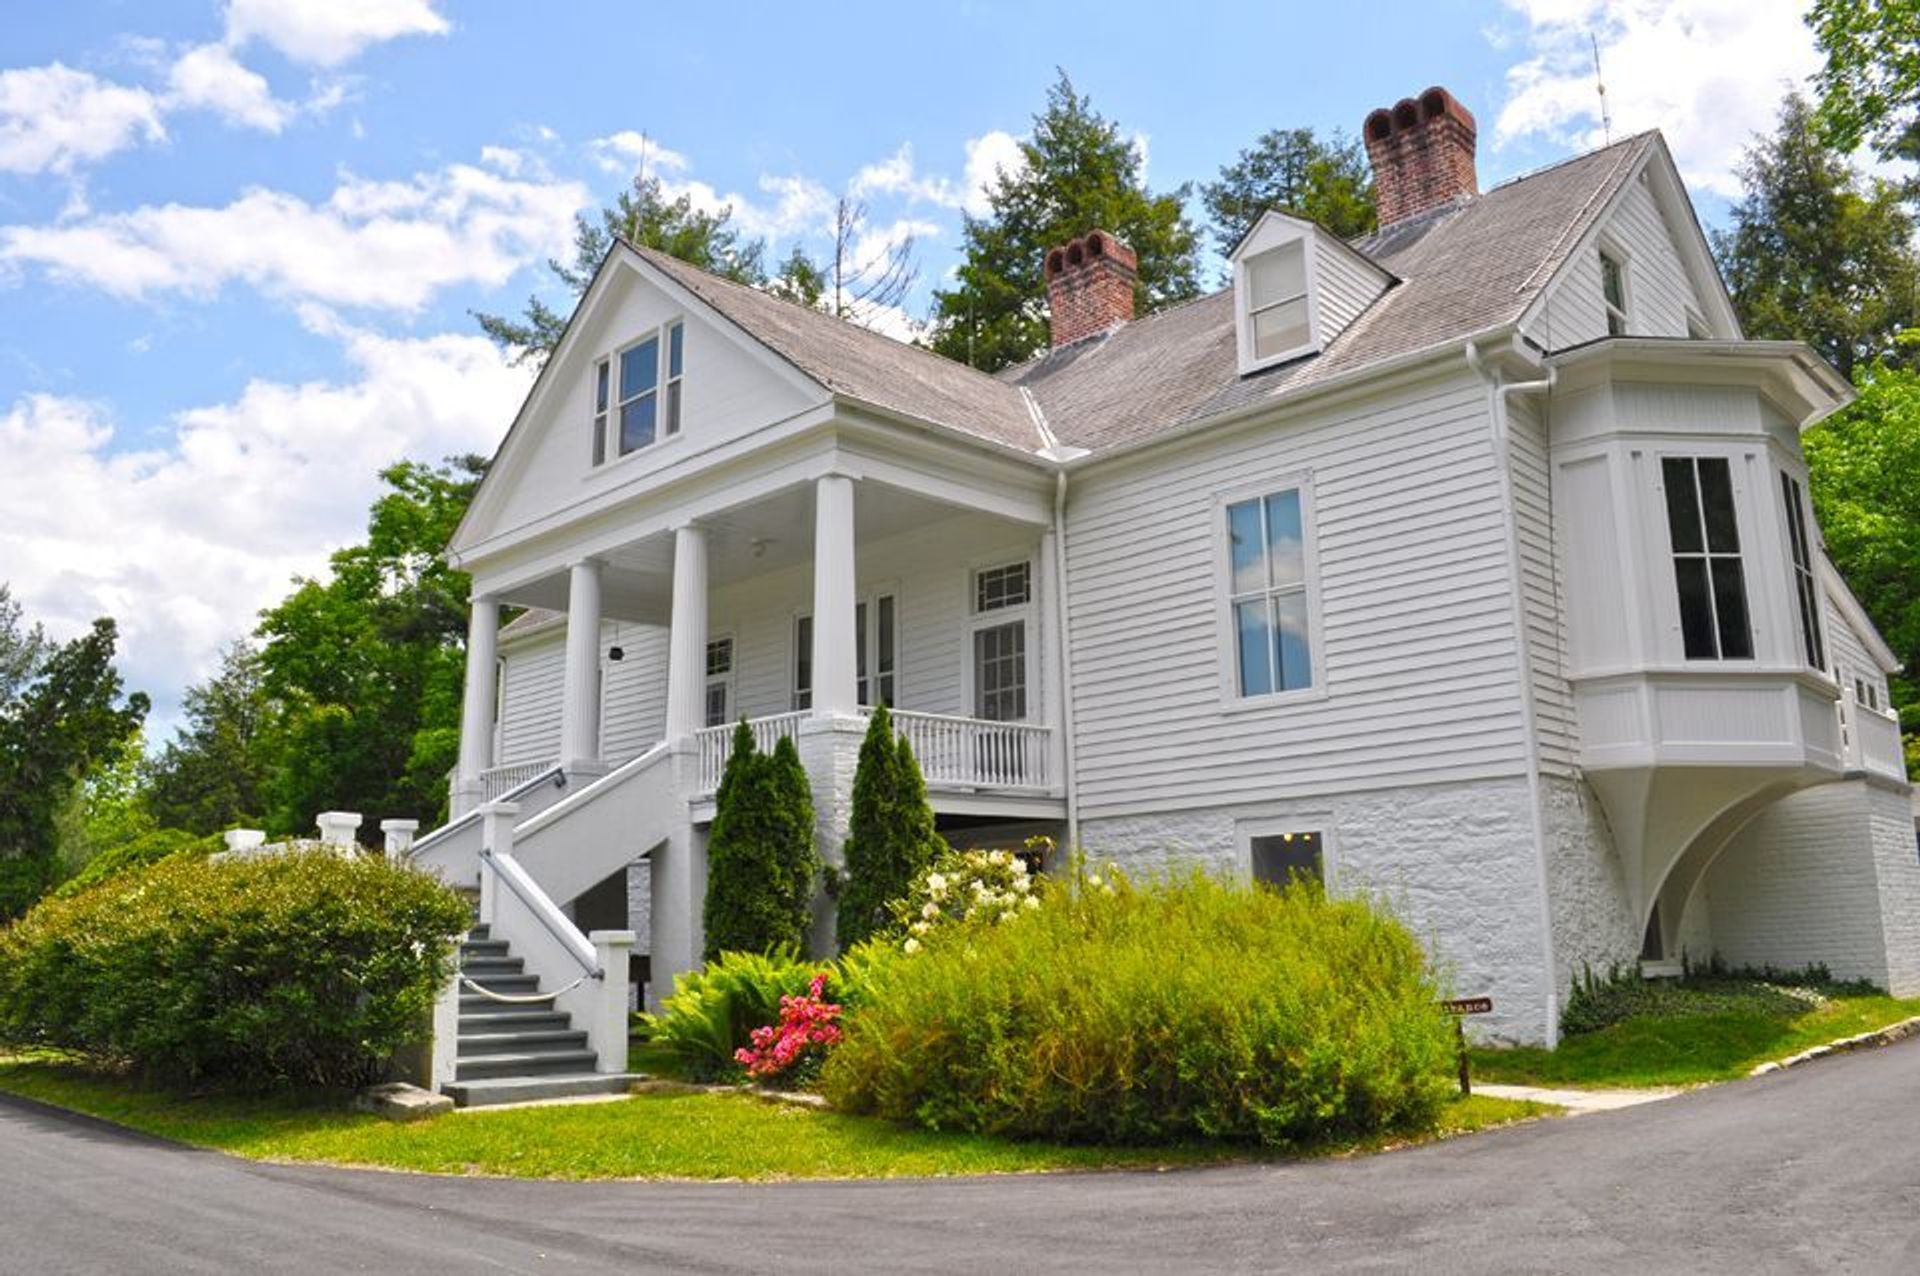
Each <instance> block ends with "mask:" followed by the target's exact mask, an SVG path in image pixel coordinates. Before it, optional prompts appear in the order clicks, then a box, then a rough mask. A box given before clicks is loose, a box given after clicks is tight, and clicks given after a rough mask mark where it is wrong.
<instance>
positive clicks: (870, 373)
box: [633, 246, 1046, 452]
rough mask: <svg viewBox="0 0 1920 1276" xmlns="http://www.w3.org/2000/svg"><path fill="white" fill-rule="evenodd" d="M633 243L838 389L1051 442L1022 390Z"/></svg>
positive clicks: (1006, 437)
mask: <svg viewBox="0 0 1920 1276" xmlns="http://www.w3.org/2000/svg"><path fill="white" fill-rule="evenodd" d="M633 248H634V251H635V252H637V253H639V254H640V255H641V256H642V257H644V258H645V259H646V260H647V262H648V263H649V264H650V265H653V266H656V267H658V268H659V269H660V270H661V271H663V272H665V273H666V274H668V275H670V276H672V277H673V279H674V281H675V282H676V283H679V284H680V285H681V286H683V287H684V288H686V289H687V290H688V291H689V292H691V293H693V294H694V295H695V296H697V297H699V298H700V299H701V300H702V301H704V302H706V303H707V304H708V305H710V306H712V307H713V308H714V309H715V310H718V311H719V312H720V313H721V314H723V315H725V316H726V317H727V318H729V319H731V320H733V322H735V323H737V324H739V325H740V326H741V327H742V328H745V329H746V330H747V331H748V332H750V333H752V334H753V335H754V336H755V337H757V338H758V339H759V340H760V341H762V342H764V343H765V344H766V345H767V346H768V347H770V348H771V349H772V350H773V351H774V352H775V353H776V354H778V355H780V356H781V357H782V358H784V359H786V360H787V362H789V363H791V364H793V365H794V366H795V367H796V368H798V369H800V371H802V372H804V373H806V374H807V375H808V376H810V377H812V378H813V379H814V380H815V381H818V382H819V383H820V384H822V385H824V386H826V387H827V389H829V390H831V391H833V392H834V393H836V394H844V395H848V396H850V397H852V398H855V399H860V400H863V401H865V402H867V403H871V404H874V405H875V406H877V407H881V408H887V409H890V410H892V411H895V412H901V413H905V414H906V415H907V416H911V417H918V418H919V419H921V420H923V421H931V422H934V423H935V424H937V425H944V426H948V427H950V428H952V429H956V430H962V431H965V432H966V433H968V434H973V435H977V436H979V437H980V438H984V439H987V440H990V441H992V442H994V443H1001V444H1005V445H1007V446H1009V447H1015V448H1019V449H1020V450H1021V451H1023V452H1038V451H1039V450H1040V449H1041V448H1043V447H1045V446H1046V443H1045V440H1044V439H1042V438H1041V435H1040V431H1039V428H1038V427H1037V426H1036V425H1035V424H1034V422H1033V414H1032V413H1031V412H1030V411H1028V409H1027V405H1026V401H1025V400H1024V399H1023V398H1022V397H1021V395H1020V391H1019V390H1018V389H1016V388H1015V387H1013V386H1010V385H1008V384H1007V383H1006V382H1004V381H1000V380H997V379H995V378H993V377H990V376H988V375H987V374H986V373H984V372H979V371H976V370H975V369H973V368H969V367H968V366H967V365H966V364H964V363H956V362H954V361H953V360H952V359H947V358H943V357H942V356H940V355H937V354H934V353H933V352H932V351H931V350H924V349H921V348H920V347H918V346H910V345H907V344H906V343H905V342H903V341H895V340H894V339H893V338H891V337H884V336H881V335H880V334H879V333H877V332H873V331H871V330H869V329H866V328H862V327H861V326H859V325H858V324H853V323H848V322H847V321H845V320H844V319H836V318H834V317H833V316H832V315H829V314H824V313H822V312H821V311H818V310H810V309H808V308H807V307H805V306H801V305H796V304H794V303H793V302H790V301H782V300H781V299H780V298H778V297H774V296H771V295H769V294H768V293H765V292H762V291H760V290H759V289H758V288H749V287H747V286H746V285H744V284H736V283H733V282H731V281H729V280H726V279H721V278H719V277H718V276H715V275H710V274H708V273H707V272H705V271H703V270H700V269H697V268H696V267H693V266H690V265H688V264H687V263H686V262H683V261H681V260H679V259H678V258H675V257H670V256H668V255H667V254H666V253H663V252H657V251H655V250H654V249H651V248H641V247H638V246H633Z"/></svg>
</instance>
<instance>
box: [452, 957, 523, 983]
mask: <svg viewBox="0 0 1920 1276" xmlns="http://www.w3.org/2000/svg"><path fill="white" fill-rule="evenodd" d="M460 969H461V970H462V971H464V972H465V973H466V976H467V978H469V979H478V978H480V977H481V976H482V975H518V974H522V973H524V972H525V971H526V969H527V963H526V961H525V960H524V959H522V958H519V957H509V956H507V955H506V954H505V953H501V954H500V955H499V956H497V957H496V956H492V955H487V956H481V957H468V958H467V959H466V960H464V961H462V962H461V963H460Z"/></svg>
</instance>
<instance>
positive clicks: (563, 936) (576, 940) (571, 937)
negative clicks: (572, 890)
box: [480, 846, 607, 995]
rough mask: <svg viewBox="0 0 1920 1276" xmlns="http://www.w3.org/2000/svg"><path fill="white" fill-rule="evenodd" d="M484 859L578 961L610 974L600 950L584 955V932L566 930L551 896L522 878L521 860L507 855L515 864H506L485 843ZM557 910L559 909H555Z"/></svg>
mask: <svg viewBox="0 0 1920 1276" xmlns="http://www.w3.org/2000/svg"><path fill="white" fill-rule="evenodd" d="M480 863H481V865H482V866H484V867H487V868H491V869H492V870H493V874H494V876H495V877H497V878H499V879H500V880H501V881H503V882H505V883H506V884H507V886H508V888H509V889H511V890H512V891H513V893H514V894H515V895H517V896H519V898H520V902H521V903H522V904H525V905H526V906H527V911H529V912H531V913H532V914H533V915H534V916H535V917H538V918H539V919H540V924H541V925H542V926H545V927H546V928H547V933H548V934H550V935H552V936H553V937H554V938H555V939H557V940H559V941H560V946H561V947H562V948H564V949H566V950H567V953H568V954H569V955H570V956H571V957H572V958H573V959H574V960H575V961H577V962H579V963H580V966H581V968H582V969H583V970H585V971H586V972H587V974H589V975H591V976H592V977H593V978H595V979H605V978H606V977H607V972H606V970H605V969H604V968H602V967H601V965H600V962H599V960H598V955H597V954H595V953H594V952H593V951H592V950H591V949H589V950H588V952H587V953H586V954H584V955H583V954H582V953H581V952H580V948H579V944H580V943H581V942H582V941H581V936H580V932H579V931H578V930H573V928H572V927H571V926H569V927H568V928H567V929H566V930H563V929H561V928H560V927H559V926H557V925H555V924H554V920H553V918H552V917H551V916H550V915H549V913H548V910H549V909H554V904H553V901H552V900H550V899H548V898H547V897H546V895H545V894H544V893H540V894H537V896H536V892H537V891H538V888H537V887H536V888H535V891H532V892H530V891H529V890H528V889H527V886H526V884H524V883H522V882H521V881H520V875H521V874H524V872H525V870H524V869H521V868H520V865H519V864H518V863H517V862H515V861H514V860H512V859H511V858H507V859H505V860H504V863H505V864H507V865H509V866H511V867H510V868H503V867H502V863H503V857H501V856H499V855H496V854H494V851H493V848H492V847H491V846H483V847H481V848H480ZM554 911H558V910H557V909H555V910H554ZM561 920H562V921H565V920H566V919H565V918H564V917H563V918H562V919H561ZM568 931H572V933H571V934H569V933H568ZM556 995H558V994H556Z"/></svg>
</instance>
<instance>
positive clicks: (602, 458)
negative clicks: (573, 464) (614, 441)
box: [593, 416, 607, 465]
mask: <svg viewBox="0 0 1920 1276" xmlns="http://www.w3.org/2000/svg"><path fill="white" fill-rule="evenodd" d="M606 459H607V418H606V417H604V416H597V417H595V418H593V463H594V464H595V465H601V464H604V463H605V462H606Z"/></svg>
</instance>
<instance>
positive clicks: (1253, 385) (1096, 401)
mask: <svg viewBox="0 0 1920 1276" xmlns="http://www.w3.org/2000/svg"><path fill="white" fill-rule="evenodd" d="M1658 145H1659V135H1658V134H1656V133H1643V134H1640V135H1639V136H1637V137H1631V138H1628V139H1626V140H1624V141H1621V142H1617V143H1615V144H1614V145H1612V146H1609V147H1605V148H1603V149H1601V150H1597V151H1593V152H1591V153H1589V154H1587V155H1582V156H1580V157H1578V158H1576V159H1572V160H1568V161H1566V162H1565V163H1562V164H1557V165H1554V166H1553V167H1551V168H1547V169H1543V170H1541V171H1540V172H1537V173H1533V174H1531V175H1529V176H1527V177H1523V178H1520V179H1518V180H1515V181H1512V182H1509V183H1507V184H1505V185H1503V186H1499V187H1496V188H1494V189H1493V190H1491V191H1488V192H1486V193H1485V194H1483V195H1479V196H1476V197H1475V198H1473V199H1470V200H1467V201H1465V202H1463V203H1461V204H1458V205H1455V206H1453V207H1450V208H1447V209H1445V210H1443V211H1441V212H1438V213H1435V214H1432V215H1430V216H1427V217H1423V218H1419V219H1417V220H1414V221H1410V222H1405V223H1402V224H1401V225H1398V226H1395V227H1392V228H1390V229H1389V230H1387V231H1386V232H1384V233H1381V234H1376V235H1372V236H1369V237H1368V238H1366V239H1364V240H1361V241H1359V242H1358V243H1356V244H1355V245H1354V247H1355V248H1357V249H1358V250H1359V251H1360V252H1362V253H1364V254H1366V255H1367V256H1368V257H1371V258H1372V259H1373V260H1375V261H1376V262H1378V263H1379V264H1380V265H1381V266H1383V267H1385V268H1386V269H1387V270H1389V271H1391V272H1392V273H1393V274H1394V275H1397V276H1398V277H1399V278H1400V280H1401V282H1400V283H1399V284H1397V285H1396V286H1394V287H1393V288H1391V289H1389V290H1388V291H1387V293H1386V294H1385V295H1384V296H1382V297H1381V298H1380V299H1379V300H1378V301H1376V302H1375V303H1374V304H1373V305H1372V306H1371V307H1369V308H1368V309H1367V310H1366V311H1365V312H1364V313H1363V314H1361V315H1360V316H1359V318H1357V319H1355V320H1354V321H1353V323H1351V324H1350V325H1348V327H1347V328H1346V329H1345V330H1344V331H1342V332H1341V333H1340V334H1339V335H1338V336H1337V337H1336V338H1335V339H1334V340H1333V341H1332V342H1330V343H1329V344H1328V345H1327V347H1326V348H1325V349H1324V350H1322V351H1321V352H1320V353H1319V354H1317V355H1312V356H1309V357H1306V358H1303V359H1299V360H1296V361H1294V362H1292V363H1288V364H1284V365H1281V366H1279V367H1276V368H1271V369H1267V370H1265V371H1263V372H1258V373H1255V374H1253V375H1251V376H1245V377H1243V376H1241V375H1240V373H1239V368H1238V362H1237V354H1236V349H1235V341H1234V315H1233V296H1232V290H1231V289H1227V290H1224V291H1221V292H1217V293H1214V294H1212V295H1210V296H1206V297H1201V298H1199V299H1198V300H1195V301H1191V302H1188V303H1186V304H1184V305H1180V306H1175V307H1173V308H1172V309H1170V310H1163V311H1161V312H1159V313H1158V314H1154V315H1149V316H1147V317H1146V318H1144V319H1139V320H1136V321H1134V322H1133V323H1129V324H1126V325H1124V326H1123V327H1120V328H1117V329H1115V330H1114V331H1113V332H1112V333H1110V334H1108V335H1106V336H1103V337H1098V338H1093V339H1089V340H1087V341H1082V342H1078V343H1076V344H1075V345H1072V346H1069V347H1066V348H1065V349H1061V350H1055V351H1049V352H1048V353H1047V354H1044V355H1042V356H1040V357H1039V358H1037V359H1034V360H1032V361H1031V362H1028V363H1024V364H1021V365H1019V366H1017V367H1013V368H1008V369H1005V370H1003V371H1002V372H1000V373H999V374H997V375H996V376H988V375H987V374H985V373H981V372H977V371H975V370H974V369H972V368H969V367H967V366H966V365H964V364H961V363H956V362H954V361H953V360H950V359H946V358H943V357H942V356H940V355H937V354H934V353H933V352H932V351H930V350H925V349H922V348H920V347H917V346H910V345H907V344H905V343H903V342H899V341H895V340H893V339H892V338H889V337H884V336H881V335H880V334H879V333H876V332H872V331H869V330H868V329H865V328H862V327H859V326H858V325H855V324H851V323H847V322H845V321H843V320H839V319H835V318H833V317H832V316H830V315H826V314H822V313H820V312H819V311H815V310H809V309H808V308H806V307H804V306H799V305H795V304H793V303H791V302H786V301H782V300H780V299H779V298H777V297H772V296H769V295H768V294H767V293H764V292H762V291H760V290H758V289H756V288H750V287H747V286H745V285H742V284H735V283H732V282H729V281H727V280H724V279H720V278H717V277H716V276H713V275H710V274H707V273H706V272H704V271H701V270H698V269H696V268H695V267H693V266H689V265H688V264H686V263H685V262H682V261H679V260H677V259H675V258H673V257H669V256H667V255H666V254H665V253H661V252H656V251H654V250H652V249H648V248H635V251H636V252H638V253H639V254H640V255H641V256H642V257H644V258H645V259H646V260H647V261H648V262H649V263H651V264H652V265H654V266H656V267H658V268H659V269H660V270H661V271H663V272H664V273H666V274H667V275H669V276H671V277H672V278H673V279H674V280H675V281H676V282H678V283H680V284H681V285H682V286H684V287H685V288H687V289H688V290H689V291H690V292H692V293H694V294H695V295H696V296H698V297H699V298H700V299H701V300H703V301H705V302H706V303H707V304H709V305H711V306H712V307H713V308H714V309H715V310H718V311H719V312H720V313H721V314H723V315H725V316H726V317H727V318H728V319H731V320H732V321H733V322H735V323H737V324H739V325H740V326H741V327H742V328H744V329H746V330H747V331H748V332H749V333H751V334H752V335H753V336H755V337H756V338H758V339H759V340H760V341H762V342H764V343H765V344H766V345H767V346H768V347H770V348H771V349H773V350H774V351H775V352H776V353H778V354H779V355H781V356H782V357H783V358H785V359H786V360H787V361H788V362H790V363H792V364H793V365H794V366H795V367H797V368H799V369H800V370H801V371H802V372H804V373H806V374H807V375H808V376H810V377H812V378H813V379H814V380H816V381H818V382H819V383H820V384H822V385H824V386H826V387H827V388H828V389H829V390H831V391H833V392H834V393H837V394H844V395H848V396H850V397H853V398H856V399H860V400H864V401H866V402H868V403H872V404H874V405H876V406H878V407H881V408H886V409H890V410H892V411H895V412H899V413H902V414H904V415H906V416H909V417H915V418H919V419H921V420H925V421H930V422H933V423H936V424H939V425H944V426H947V427H950V428H953V429H957V430H961V431H964V432H966V433H969V434H973V435H975V436H977V437H980V438H983V439H987V440H990V441H992V442H994V443H999V444H1003V445H1006V446H1010V447H1014V448H1018V449H1020V450H1022V451H1026V452H1039V451H1040V450H1041V449H1042V448H1044V447H1045V446H1046V440H1045V439H1044V438H1043V436H1042V434H1041V432H1040V429H1039V427H1038V426H1037V425H1036V424H1035V423H1034V421H1033V417H1032V413H1031V412H1030V411H1029V410H1028V407H1027V403H1026V401H1025V399H1024V398H1023V397H1022V395H1021V391H1022V390H1023V389H1024V390H1026V391H1028V392H1030V393H1031V394H1032V396H1033V399H1034V401H1035V402H1036V403H1037V404H1038V405H1039V407H1040V409H1041V411H1042V413H1043V414H1044V416H1045V418H1046V423H1047V426H1048V428H1049V429H1050V430H1051V431H1052V433H1053V434H1054V436H1055V437H1056V438H1058V440H1059V441H1060V442H1061V443H1064V444H1067V445H1069V446H1074V447H1081V448H1086V449H1088V450H1089V451H1093V452H1101V451H1105V450H1108V449H1111V448H1116V447H1121V446H1125V445H1127V444H1130V443H1137V442H1139V441H1141V440H1144V439H1146V438H1149V437H1151V436H1152V435H1154V434H1157V433H1160V432H1162V431H1165V430H1169V429H1172V428H1175V427H1177V426H1180V425H1183V424H1186V423H1188V422H1191V421H1196V420H1200V419H1204V418H1207V417H1211V416H1214V415H1216V414H1218V413H1222V412H1228V411H1232V410H1234V409H1236V408H1242V407H1247V406H1251V405H1253V404H1256V403H1259V402H1262V401H1265V400H1272V399H1278V398H1280V397H1282V396H1284V395H1287V394H1290V393H1293V392H1295V391H1298V390H1302V389H1306V388H1309V387H1312V386H1314V385H1318V384H1321V383H1324V382H1327V381H1330V380H1333V379H1335V378H1338V377H1341V376H1343V375H1345V374H1348V373H1351V372H1354V371H1356V370H1358V369H1361V368H1364V367H1365V366H1367V365H1369V364H1373V363H1378V362H1381V361H1383V360H1386V359H1390V358H1393V357H1395V356H1398V355H1405V354H1411V353H1414V352H1416V351H1419V350H1426V349H1431V348H1433V347H1435V346H1440V345H1445V344H1447V343H1451V342H1458V341H1461V340H1464V339H1465V338H1466V337H1468V336H1471V335H1473V334H1475V333H1478V332H1484V331H1486V330H1487V329H1488V328H1492V327H1496V326H1498V325H1500V324H1503V323H1511V322H1513V321H1515V320H1517V319H1519V318H1520V316H1521V314H1522V313H1523V312H1524V311H1525V310H1526V308H1527V306H1528V305H1529V304H1530V303H1531V302H1532V301H1533V300H1534V298H1535V297H1536V296H1537V295H1538V294H1539V292H1540V291H1541V290H1542V289H1543V288H1544V287H1545V286H1546V285H1547V283H1548V281H1549V280H1551V279H1552V277H1553V276H1554V274H1555V273H1556V272H1557V270H1558V268H1559V266H1560V265H1561V263H1562V262H1564V261H1565V260H1566V257H1567V254H1568V253H1569V252H1571V251H1572V249H1573V247H1574V245H1575V244H1577V243H1578V242H1579V240H1580V238H1581V236H1582V235H1583V234H1584V232H1585V231H1586V229H1587V227H1588V226H1589V225H1590V223H1591V221H1592V219H1593V218H1594V217H1595V216H1596V215H1597V214H1598V213H1599V211H1600V210H1601V208H1603V207H1604V206H1605V205H1606V204H1607V202H1608V201H1609V200H1610V199H1611V198H1612V196H1613V195H1614V193H1615V192H1616V191H1618V190H1619V188H1620V186H1621V184H1622V183H1623V182H1624V181H1625V180H1626V179H1627V176H1628V175H1629V174H1630V173H1631V172H1633V171H1634V170H1635V167H1636V165H1637V164H1638V163H1639V161H1640V160H1641V159H1642V158H1643V157H1644V156H1645V155H1646V153H1647V152H1648V151H1649V150H1651V149H1653V148H1654V147H1656V146H1658Z"/></svg>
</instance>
